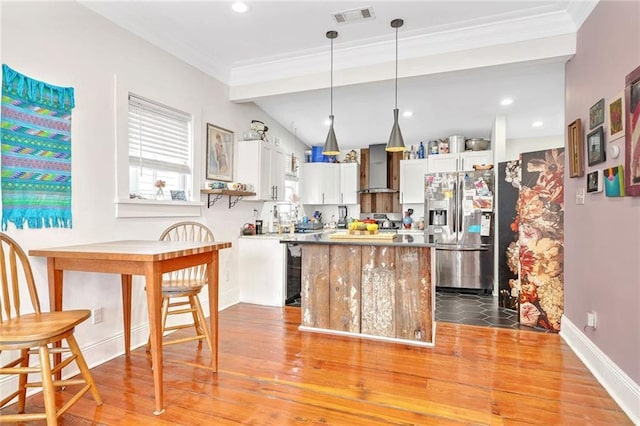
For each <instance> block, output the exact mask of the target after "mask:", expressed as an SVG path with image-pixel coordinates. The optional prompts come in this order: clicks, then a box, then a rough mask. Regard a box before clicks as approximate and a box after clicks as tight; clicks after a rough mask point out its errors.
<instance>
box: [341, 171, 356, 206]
mask: <svg viewBox="0 0 640 426" xmlns="http://www.w3.org/2000/svg"><path fill="white" fill-rule="evenodd" d="M359 189H360V167H359V165H358V163H340V204H358V190H359Z"/></svg>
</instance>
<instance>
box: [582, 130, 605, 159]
mask: <svg viewBox="0 0 640 426" xmlns="http://www.w3.org/2000/svg"><path fill="white" fill-rule="evenodd" d="M587 149H588V158H589V165H590V166H593V165H594V164H598V163H602V162H604V161H605V160H606V159H607V157H606V153H605V150H604V130H603V129H602V126H600V127H598V128H597V129H595V130H594V131H593V132H591V133H589V134H588V135H587Z"/></svg>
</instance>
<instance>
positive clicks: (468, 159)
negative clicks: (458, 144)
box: [460, 151, 493, 170]
mask: <svg viewBox="0 0 640 426" xmlns="http://www.w3.org/2000/svg"><path fill="white" fill-rule="evenodd" d="M460 161H461V163H462V164H461V167H460V170H473V166H474V165H476V164H493V151H465V152H462V153H460Z"/></svg>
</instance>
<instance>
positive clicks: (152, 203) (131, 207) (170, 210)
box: [116, 198, 204, 218]
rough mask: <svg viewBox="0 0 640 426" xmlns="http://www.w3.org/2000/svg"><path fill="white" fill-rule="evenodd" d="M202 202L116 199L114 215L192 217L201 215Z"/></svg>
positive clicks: (120, 216)
mask: <svg viewBox="0 0 640 426" xmlns="http://www.w3.org/2000/svg"><path fill="white" fill-rule="evenodd" d="M203 206H204V203H202V202H200V201H170V200H136V199H128V198H127V199H120V200H116V217H118V218H136V217H193V216H201V214H202V213H201V211H202V207H203Z"/></svg>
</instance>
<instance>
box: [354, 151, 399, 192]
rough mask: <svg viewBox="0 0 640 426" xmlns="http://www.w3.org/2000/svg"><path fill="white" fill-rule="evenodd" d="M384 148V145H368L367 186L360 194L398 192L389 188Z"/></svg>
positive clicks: (387, 166) (387, 165)
mask: <svg viewBox="0 0 640 426" xmlns="http://www.w3.org/2000/svg"><path fill="white" fill-rule="evenodd" d="M386 146H387V145H386V144H384V143H382V144H376V145H369V182H368V183H369V186H368V187H367V188H364V189H362V190H360V192H361V193H364V194H375V193H381V192H398V190H397V189H392V188H389V181H388V173H389V164H388V158H387V151H386V150H385V148H386Z"/></svg>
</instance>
